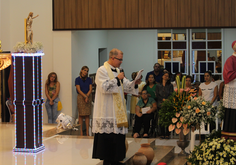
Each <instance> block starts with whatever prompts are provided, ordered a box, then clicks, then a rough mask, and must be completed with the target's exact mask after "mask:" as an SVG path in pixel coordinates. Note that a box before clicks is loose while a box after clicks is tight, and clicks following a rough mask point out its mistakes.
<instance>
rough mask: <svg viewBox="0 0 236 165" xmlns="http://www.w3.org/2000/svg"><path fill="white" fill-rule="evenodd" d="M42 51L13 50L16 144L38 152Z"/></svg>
mask: <svg viewBox="0 0 236 165" xmlns="http://www.w3.org/2000/svg"><path fill="white" fill-rule="evenodd" d="M43 55H44V53H12V60H13V68H14V101H13V104H14V107H15V114H16V115H15V121H16V123H15V132H16V133H15V134H16V135H15V148H14V151H16V152H17V151H19V152H33V153H35V152H38V151H41V150H43V149H44V148H45V147H44V145H43V143H42V140H43V139H42V132H43V130H42V129H43V128H42V127H43V125H42V124H43V110H42V108H43V101H44V100H43V91H42V89H43V87H42V56H43Z"/></svg>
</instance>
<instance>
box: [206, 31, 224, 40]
mask: <svg viewBox="0 0 236 165" xmlns="http://www.w3.org/2000/svg"><path fill="white" fill-rule="evenodd" d="M207 31H208V33H207V39H208V40H221V29H208V30H207Z"/></svg>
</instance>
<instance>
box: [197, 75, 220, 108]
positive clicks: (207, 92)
mask: <svg viewBox="0 0 236 165" xmlns="http://www.w3.org/2000/svg"><path fill="white" fill-rule="evenodd" d="M204 80H205V82H204V83H201V85H200V86H199V96H202V97H203V98H204V99H205V100H206V101H210V102H211V104H212V105H213V106H216V105H217V96H218V85H217V84H216V83H215V82H213V81H212V73H211V71H206V72H205V73H204Z"/></svg>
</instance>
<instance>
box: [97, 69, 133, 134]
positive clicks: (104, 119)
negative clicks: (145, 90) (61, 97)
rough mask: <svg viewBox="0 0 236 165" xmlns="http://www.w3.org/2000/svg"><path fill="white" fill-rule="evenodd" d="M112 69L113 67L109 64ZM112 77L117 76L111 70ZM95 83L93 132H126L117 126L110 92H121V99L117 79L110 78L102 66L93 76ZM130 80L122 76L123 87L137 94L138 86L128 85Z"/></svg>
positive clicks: (126, 130) (125, 129)
mask: <svg viewBox="0 0 236 165" xmlns="http://www.w3.org/2000/svg"><path fill="white" fill-rule="evenodd" d="M110 67H111V68H112V69H115V68H114V67H112V66H111V65H110ZM113 74H114V77H117V75H118V74H117V73H116V72H113ZM95 83H96V85H97V86H96V94H95V102H94V111H93V127H92V132H93V133H108V134H109V133H115V134H126V133H128V129H127V128H124V127H120V128H118V127H117V124H116V116H115V108H114V105H113V96H112V93H118V92H120V93H121V96H122V100H123V101H125V100H124V98H123V93H122V87H121V86H118V85H117V79H116V78H114V79H112V80H110V78H109V76H108V73H107V70H106V68H105V67H104V66H101V67H100V68H98V70H97V73H96V78H95ZM130 84H131V82H130V81H129V80H128V79H126V78H124V79H123V87H124V92H126V93H136V94H138V88H137V89H135V88H134V86H130Z"/></svg>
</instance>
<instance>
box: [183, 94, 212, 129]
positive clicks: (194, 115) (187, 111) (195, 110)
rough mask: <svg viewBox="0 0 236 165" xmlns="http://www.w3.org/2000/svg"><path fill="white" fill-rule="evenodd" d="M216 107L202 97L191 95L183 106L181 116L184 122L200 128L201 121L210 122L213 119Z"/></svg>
mask: <svg viewBox="0 0 236 165" xmlns="http://www.w3.org/2000/svg"><path fill="white" fill-rule="evenodd" d="M215 116H216V108H215V107H213V106H212V105H211V104H210V102H209V101H205V100H204V99H203V98H202V97H191V100H190V101H187V103H186V105H185V106H184V107H183V112H182V117H183V118H184V122H187V123H188V124H189V125H191V126H193V127H195V128H196V129H200V125H201V123H202V122H203V123H211V122H213V121H215Z"/></svg>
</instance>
